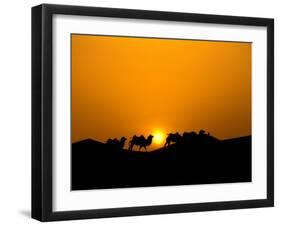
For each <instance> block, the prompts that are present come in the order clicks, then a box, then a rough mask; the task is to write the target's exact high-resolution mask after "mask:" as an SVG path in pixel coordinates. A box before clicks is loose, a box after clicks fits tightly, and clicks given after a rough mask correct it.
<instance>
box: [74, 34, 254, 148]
mask: <svg viewBox="0 0 281 226" xmlns="http://www.w3.org/2000/svg"><path fill="white" fill-rule="evenodd" d="M71 40H72V41H71V45H72V59H71V60H72V142H76V141H80V140H84V139H87V138H91V139H94V140H98V141H101V142H105V141H106V140H107V139H108V138H114V137H117V138H120V137H121V136H125V137H127V138H128V140H129V139H130V138H131V137H132V136H133V135H134V134H136V135H141V134H143V135H145V136H148V135H149V134H151V133H152V134H153V133H154V131H156V130H158V131H161V132H162V133H163V134H167V133H169V132H180V133H182V132H184V131H198V130H200V129H204V130H205V131H207V132H210V133H211V135H213V136H215V137H217V138H219V139H227V138H233V137H240V136H245V135H249V134H251V43H241V42H222V41H199V40H176V39H158V38H135V37H114V36H95V35H78V34H77V35H76V34H72V38H71ZM128 140H127V143H128ZM158 146H159V145H157V144H156V143H153V144H152V146H151V147H150V150H151V149H153V148H157V147H158Z"/></svg>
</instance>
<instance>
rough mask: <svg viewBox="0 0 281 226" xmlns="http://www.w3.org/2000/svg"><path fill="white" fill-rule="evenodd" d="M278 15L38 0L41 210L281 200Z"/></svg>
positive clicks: (91, 213) (86, 214) (188, 207)
mask: <svg viewBox="0 0 281 226" xmlns="http://www.w3.org/2000/svg"><path fill="white" fill-rule="evenodd" d="M273 37H274V21H273V19H268V18H252V17H236V16H219V15H203V14H189V13H176V12H160V11H144V10H133V9H113V8H97V7H82V6H64V5H48V4H43V5H39V6H35V7H33V8H32V217H33V218H35V219H37V220H40V221H55V220H71V219H85V218H100V217H118V216H134V215H146V214H164V213H179V212H191V211H207V210H224V209H238V208H254V207H268V206H273V203H274V198H273V187H274V186H273V173H274V172H273V163H274V161H273V148H274V140H273V139H274V137H273V131H274V130H273V125H274V122H273V120H274V115H273V102H274V101H273V100H274V99H273V93H274V90H273V88H274V83H273V82H274V81H273V73H274V71H273V70H274V40H273Z"/></svg>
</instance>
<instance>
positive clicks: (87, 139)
mask: <svg viewBox="0 0 281 226" xmlns="http://www.w3.org/2000/svg"><path fill="white" fill-rule="evenodd" d="M251 136H252V134H249V135H245V136H240V137H232V138H227V139H219V140H220V141H230V140H235V139H239V138H246V137H251ZM83 141H95V142H99V143H102V144H106V143H105V142H102V141H99V140H95V139H93V138H86V139H83V140H79V141H75V142H71V144H76V143H79V142H83Z"/></svg>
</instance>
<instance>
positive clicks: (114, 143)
mask: <svg viewBox="0 0 281 226" xmlns="http://www.w3.org/2000/svg"><path fill="white" fill-rule="evenodd" d="M126 140H127V138H126V137H121V139H120V140H118V139H117V138H114V139H108V140H107V141H106V144H108V145H111V146H112V147H114V148H118V149H122V148H123V147H124V145H125V142H126Z"/></svg>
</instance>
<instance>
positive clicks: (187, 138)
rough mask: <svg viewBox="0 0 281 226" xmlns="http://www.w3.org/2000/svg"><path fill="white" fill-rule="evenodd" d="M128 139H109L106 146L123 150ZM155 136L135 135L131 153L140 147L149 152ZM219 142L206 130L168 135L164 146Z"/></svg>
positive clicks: (132, 140)
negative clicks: (148, 148)
mask: <svg viewBox="0 0 281 226" xmlns="http://www.w3.org/2000/svg"><path fill="white" fill-rule="evenodd" d="M126 140H127V138H126V137H121V138H120V139H117V138H114V139H108V140H107V142H106V144H107V145H109V146H111V147H112V148H115V149H123V148H124V146H125V142H126ZM152 140H153V135H151V134H150V135H149V136H148V137H147V138H145V137H144V136H143V135H140V136H137V135H134V136H133V137H132V139H131V140H130V141H129V148H128V150H129V151H133V147H134V146H139V148H138V151H141V149H142V148H144V149H145V151H147V147H148V146H150V145H151V144H152ZM217 142H219V139H217V138H215V137H213V136H211V135H210V133H206V132H205V131H204V130H200V131H199V132H198V133H196V132H194V131H192V132H184V133H183V134H182V135H181V134H180V133H178V132H176V133H168V134H167V137H166V142H165V144H164V148H169V147H170V146H171V145H172V144H190V145H194V144H213V143H217Z"/></svg>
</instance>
